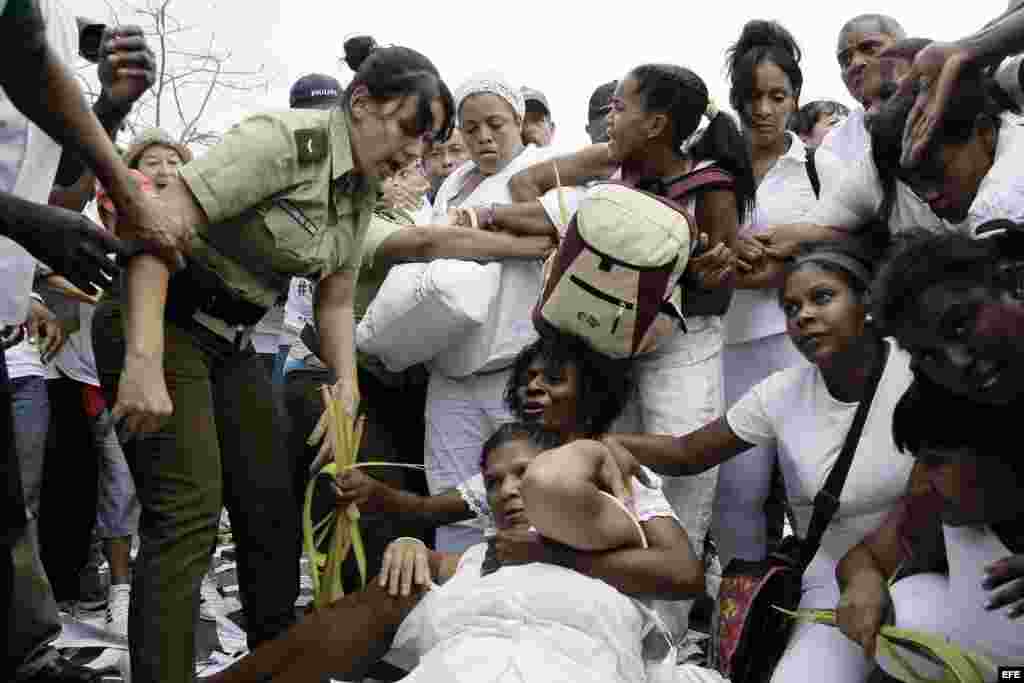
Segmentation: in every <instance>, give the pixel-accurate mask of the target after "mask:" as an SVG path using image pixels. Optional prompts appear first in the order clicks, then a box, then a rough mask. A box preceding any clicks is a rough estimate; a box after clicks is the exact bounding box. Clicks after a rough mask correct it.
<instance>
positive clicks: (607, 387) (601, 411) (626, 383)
mask: <svg viewBox="0 0 1024 683" xmlns="http://www.w3.org/2000/svg"><path fill="white" fill-rule="evenodd" d="M538 358H539V359H540V360H542V361H543V362H544V370H545V372H547V373H549V374H551V375H561V373H562V370H563V369H565V366H566V365H567V364H569V363H572V364H573V365H574V366H575V367H576V380H577V382H578V386H577V387H576V401H577V404H576V415H577V417H578V419H579V420H580V428H581V431H583V432H584V435H585V436H588V437H595V436H600V435H602V434H604V433H605V432H607V431H608V429H609V428H610V427H611V424H612V422H614V421H615V418H617V417H618V416H619V415H620V414H621V413H622V410H623V409H624V408H625V407H626V402H627V401H628V400H629V399H630V398H631V397H632V395H633V373H632V363H631V362H630V361H629V360H617V359H612V358H609V357H608V356H605V355H604V354H601V353H598V352H597V351H594V350H593V349H592V348H590V346H588V345H587V343H586V342H585V341H583V340H582V339H580V338H579V337H577V336H575V335H571V334H566V333H564V332H558V331H556V330H546V331H545V332H544V334H542V335H541V336H540V338H539V339H537V340H536V341H535V342H533V343H532V344H530V345H529V346H527V347H526V348H524V349H523V350H522V351H520V352H519V355H518V356H516V359H515V362H514V363H513V365H512V375H511V376H510V377H509V380H508V385H507V386H506V387H505V404H506V405H507V406H508V407H509V409H510V410H511V411H512V412H513V413H514V414H515V415H516V418H517V419H520V420H521V419H523V401H522V398H521V397H520V395H519V388H520V387H521V386H523V385H525V384H526V381H527V380H526V377H527V370H529V368H530V364H531V363H533V362H534V360H536V359H538Z"/></svg>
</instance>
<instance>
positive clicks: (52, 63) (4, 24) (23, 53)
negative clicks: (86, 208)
mask: <svg viewBox="0 0 1024 683" xmlns="http://www.w3.org/2000/svg"><path fill="white" fill-rule="evenodd" d="M33 4H34V3H33ZM0 56H2V59H0V85H2V86H3V89H4V91H5V92H6V93H7V96H8V97H10V99H11V102H12V103H13V104H14V106H15V107H17V108H18V110H19V111H21V112H22V113H23V114H25V116H27V117H28V118H29V119H30V120H31V121H32V122H33V123H35V124H36V125H37V126H39V127H40V128H41V129H43V131H45V132H46V134H47V135H49V136H50V137H51V138H53V139H54V140H56V141H57V142H59V143H60V144H61V145H62V146H63V147H65V148H66V149H68V150H69V151H70V152H72V153H74V154H76V155H77V156H78V158H80V159H81V160H82V162H83V163H84V164H85V165H86V166H88V167H89V168H91V169H93V170H94V171H95V173H96V175H97V177H98V178H99V179H100V181H101V182H102V183H103V185H104V186H105V187H107V188H109V189H110V192H111V195H112V196H115V197H118V198H120V199H121V202H126V201H129V200H130V201H135V202H137V201H139V199H140V198H139V193H138V191H137V189H136V188H135V185H134V183H132V182H131V179H130V177H129V176H128V169H127V168H126V167H125V165H124V164H123V163H122V162H121V159H120V157H119V156H118V154H117V151H116V150H115V149H114V145H113V143H112V142H111V141H110V138H109V136H108V135H107V132H106V131H105V130H104V129H103V127H102V126H101V125H100V123H99V121H98V120H97V119H96V116H95V115H94V114H93V112H92V111H91V110H90V109H89V108H88V107H87V106H86V103H85V98H84V97H83V94H82V90H81V88H80V87H79V86H78V83H77V82H76V81H75V78H74V76H72V75H71V72H70V71H69V70H68V68H67V67H66V66H65V65H64V64H62V63H61V61H60V59H59V58H58V56H57V55H56V53H54V51H53V49H52V48H50V47H49V45H48V44H47V42H46V31H45V25H44V23H43V19H42V16H41V15H40V13H39V8H38V6H36V7H35V8H34V12H33V13H32V14H31V15H30V16H27V17H19V18H7V17H5V18H4V19H3V21H0ZM119 203H120V202H119Z"/></svg>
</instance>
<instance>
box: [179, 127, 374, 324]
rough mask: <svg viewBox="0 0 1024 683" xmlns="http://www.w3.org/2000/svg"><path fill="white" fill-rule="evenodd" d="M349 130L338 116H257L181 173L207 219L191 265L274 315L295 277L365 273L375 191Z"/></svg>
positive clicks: (200, 231) (316, 277)
mask: <svg viewBox="0 0 1024 683" xmlns="http://www.w3.org/2000/svg"><path fill="white" fill-rule="evenodd" d="M350 125H351V123H350V119H349V117H348V114H347V113H345V112H344V111H341V110H337V109H335V110H331V111H324V110H315V109H296V110H290V111H285V112H274V113H265V114H259V115H256V116H252V117H250V118H247V119H246V120H244V121H243V122H242V123H240V124H238V125H237V126H235V127H234V128H232V129H231V130H230V131H228V133H227V134H226V135H225V136H224V139H223V140H222V141H221V142H220V143H219V144H218V145H217V146H216V147H214V148H213V149H211V150H210V151H209V152H208V153H207V154H206V155H204V156H203V157H202V158H200V159H196V160H195V161H192V162H190V163H188V164H186V165H185V166H183V167H182V168H181V171H180V173H181V177H182V179H183V180H184V181H185V183H186V184H187V185H188V187H189V189H190V190H191V191H192V194H193V195H194V196H195V198H196V200H197V201H198V202H199V205H200V206H201V207H202V208H203V210H204V211H205V212H206V216H207V218H208V219H209V223H208V224H207V225H206V226H204V227H203V228H202V229H200V230H199V231H198V233H197V234H196V236H195V237H194V238H193V240H192V244H191V248H192V259H193V260H194V261H195V262H197V263H198V264H199V265H201V266H203V267H205V268H206V269H208V270H210V271H213V272H214V273H215V274H216V275H217V276H219V278H220V279H221V280H222V281H223V282H224V284H225V285H226V287H227V288H228V289H229V290H231V291H232V292H233V293H234V294H235V295H236V296H239V297H240V298H242V299H244V300H246V301H249V302H252V303H255V304H258V305H261V306H265V307H268V308H269V307H270V306H272V305H274V304H275V303H276V302H278V301H279V300H280V299H282V298H283V296H284V295H285V294H286V292H287V291H288V282H289V280H290V278H291V277H293V276H299V277H305V278H310V279H317V280H319V279H323V278H325V277H327V276H328V275H331V274H332V273H336V272H338V271H342V270H353V271H358V269H359V264H360V259H361V253H362V241H363V238H364V237H365V234H366V229H367V226H368V225H369V222H370V218H371V216H372V215H373V209H374V205H375V203H376V199H377V193H378V186H377V183H376V181H373V182H368V181H367V180H366V179H365V178H363V177H362V176H359V175H357V174H356V173H355V170H354V163H353V160H352V149H351V143H350V139H349V129H350Z"/></svg>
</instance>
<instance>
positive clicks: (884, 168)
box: [866, 39, 1004, 222]
mask: <svg viewBox="0 0 1024 683" xmlns="http://www.w3.org/2000/svg"><path fill="white" fill-rule="evenodd" d="M928 42H929V41H927V40H925V39H915V40H914V41H912V44H913V46H914V47H916V48H917V49H918V50H920V49H921V48H923V47H924V46H925V45H927V44H928ZM915 54H916V53H915ZM919 88H920V83H914V89H913V91H912V92H910V93H907V94H902V95H900V94H896V89H897V84H896V83H895V82H889V83H883V84H882V91H881V93H880V96H881V98H882V100H883V102H882V104H881V106H879V108H878V111H877V112H874V113H872V114H871V115H870V116H869V117H868V118H867V121H866V125H867V129H868V133H870V135H871V156H872V159H873V160H874V162H875V166H876V168H878V175H879V178H880V180H881V183H882V188H883V190H884V194H885V200H884V201H883V202H882V207H881V210H880V211H879V219H880V220H883V221H885V222H888V221H889V218H890V216H891V214H892V211H893V208H894V207H895V204H896V182H897V180H899V179H901V178H905V177H907V173H908V172H907V170H906V169H904V168H903V167H902V165H901V164H900V158H901V157H902V155H903V130H904V127H905V126H906V122H907V117H908V116H909V114H910V109H911V108H912V107H913V106H914V100H915V99H916V97H917V94H918V91H919ZM992 88H993V86H992V83H991V79H989V78H988V77H986V76H984V75H983V74H982V72H981V71H980V70H976V69H975V70H972V71H971V72H970V73H966V74H964V75H963V76H962V77H961V78H960V80H959V81H957V86H956V89H957V90H956V106H955V107H950V108H949V109H947V112H946V114H945V115H944V116H943V118H942V120H941V121H940V122H939V126H938V129H937V130H936V133H935V137H934V138H933V142H932V143H931V150H933V151H934V149H935V146H936V145H938V144H941V143H944V142H951V143H963V142H966V141H967V140H969V139H970V138H971V135H972V134H973V133H974V131H975V130H976V128H977V127H978V126H982V127H985V126H991V127H992V128H995V129H998V128H999V124H1000V119H999V114H1000V113H1001V112H1002V111H1003V110H1004V107H1002V106H1001V105H1000V104H999V103H998V102H997V101H996V100H995V99H994V98H993V97H992V96H991V90H992Z"/></svg>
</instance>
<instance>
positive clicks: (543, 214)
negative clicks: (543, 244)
mask: <svg viewBox="0 0 1024 683" xmlns="http://www.w3.org/2000/svg"><path fill="white" fill-rule="evenodd" d="M494 228H496V229H498V230H503V231H505V232H508V233H512V234H513V235H542V236H546V237H553V238H557V237H558V231H557V229H556V228H555V226H554V224H553V223H552V222H551V218H550V217H549V216H548V212H547V211H545V210H544V207H543V206H541V204H540V202H536V201H534V202H522V203H518V204H503V205H498V206H495V207H494Z"/></svg>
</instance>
